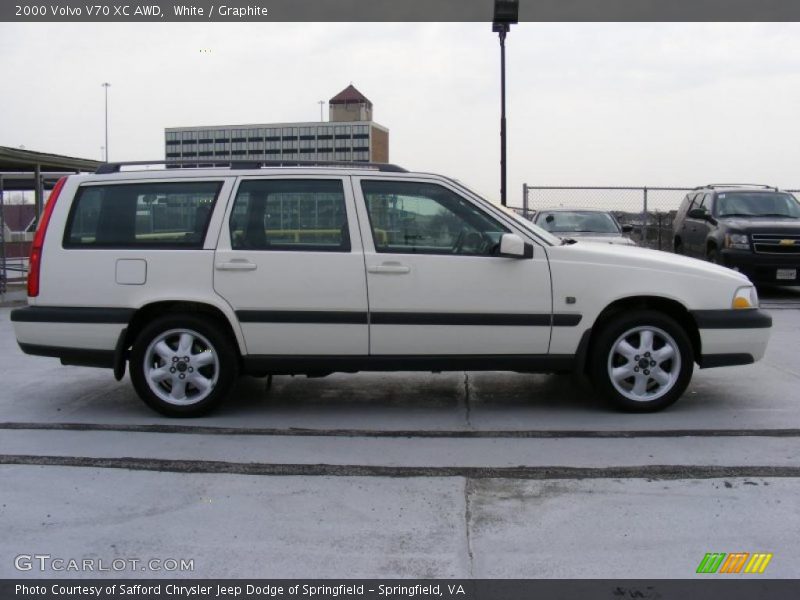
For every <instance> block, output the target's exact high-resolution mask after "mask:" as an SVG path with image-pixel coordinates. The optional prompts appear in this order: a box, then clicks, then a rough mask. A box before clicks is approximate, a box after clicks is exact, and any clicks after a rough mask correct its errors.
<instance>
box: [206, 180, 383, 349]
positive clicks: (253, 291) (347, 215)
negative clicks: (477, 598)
mask: <svg viewBox="0 0 800 600" xmlns="http://www.w3.org/2000/svg"><path fill="white" fill-rule="evenodd" d="M357 222H358V221H357V218H356V215H355V209H354V206H353V198H352V187H351V186H350V183H349V179H348V178H346V177H341V176H325V175H309V176H291V177H287V176H266V177H244V178H242V179H241V180H240V181H239V182H238V185H237V186H236V189H235V193H234V200H233V202H232V203H231V205H230V206H229V207H228V212H227V214H226V222H225V224H224V226H223V228H222V233H221V235H220V240H219V244H218V248H217V252H216V255H215V260H214V269H215V270H214V288H215V290H216V291H217V293H219V294H220V295H221V296H223V297H224V298H225V299H226V300H227V301H228V302H229V303H230V304H231V306H232V307H233V309H234V310H235V311H236V315H237V317H238V319H239V322H240V324H241V327H242V332H243V334H244V338H245V343H246V345H247V351H248V354H250V355H281V356H283V355H295V356H303V355H311V356H319V355H334V354H335V355H343V354H344V355H366V354H367V352H368V325H367V288H366V279H365V274H364V257H363V251H362V246H361V236H360V233H359V230H358V225H357Z"/></svg>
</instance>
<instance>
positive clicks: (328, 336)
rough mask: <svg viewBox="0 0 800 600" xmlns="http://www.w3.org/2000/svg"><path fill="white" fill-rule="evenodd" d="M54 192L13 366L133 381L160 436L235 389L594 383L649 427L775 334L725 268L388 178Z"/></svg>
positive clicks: (269, 174) (352, 170) (364, 173)
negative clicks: (709, 373) (472, 373)
mask: <svg viewBox="0 0 800 600" xmlns="http://www.w3.org/2000/svg"><path fill="white" fill-rule="evenodd" d="M129 168H130V166H129V167H126V169H121V168H120V165H118V164H108V165H103V166H102V167H101V168H100V169H99V170H98V172H97V173H95V174H89V175H72V176H69V177H66V178H64V179H62V180H60V181H59V182H58V184H57V185H56V187H55V189H54V190H53V192H52V194H51V195H50V199H49V201H48V203H47V206H46V209H45V211H44V213H43V215H42V218H41V223H40V225H39V228H38V230H37V232H36V237H35V240H34V243H33V248H32V252H31V261H30V275H29V278H28V306H27V307H24V308H19V309H17V310H14V311H13V312H12V315H11V319H12V321H13V322H14V328H15V332H16V336H17V340H18V342H19V345H20V347H21V348H22V350H23V351H25V352H27V353H29V354H38V355H42V356H54V357H58V358H60V359H61V362H62V363H64V364H68V365H85V366H95V367H108V368H111V369H113V370H114V374H115V375H116V377H117V378H118V379H119V378H121V377H122V376H123V374H124V372H125V368H126V365H129V367H130V373H131V379H132V381H133V385H134V386H135V388H136V391H137V392H138V394H139V395H140V396H141V398H142V400H144V401H145V402H146V403H147V404H148V405H150V406H151V407H152V408H154V409H156V410H158V411H160V412H162V413H164V414H167V415H171V416H193V415H199V414H202V413H204V412H206V411H208V410H209V409H211V408H212V407H213V406H215V405H217V404H218V403H219V402H220V401H222V400H223V399H224V398H225V397H226V396H227V395H228V394H229V393H230V391H231V388H232V386H233V383H234V380H235V378H236V376H237V374H238V373H245V374H252V375H267V374H290V373H291V374H295V373H298V374H308V375H325V374H328V373H331V372H336V371H346V372H354V371H359V370H380V371H384V370H395V371H398V370H423V371H443V370H462V369H466V370H510V371H522V372H562V371H571V370H577V371H581V372H586V373H587V374H588V375H589V376H590V378H591V379H592V380H593V382H594V385H595V386H596V388H597V390H598V391H599V392H600V393H601V394H602V395H603V396H605V397H606V398H607V399H608V400H610V401H611V402H612V403H613V404H615V405H616V406H618V407H620V408H622V409H625V410H630V411H654V410H658V409H661V408H664V407H666V406H668V405H670V404H672V403H673V402H674V401H675V400H677V399H678V397H680V395H681V394H682V393H683V391H684V390H685V388H686V386H687V385H688V383H689V380H690V378H691V376H692V371H693V368H694V364H695V363H697V364H698V365H699V366H700V367H721V366H727V365H742V364H748V363H752V362H754V361H756V360H759V359H760V358H761V357H762V356H763V354H764V351H765V348H766V345H767V340H768V338H769V333H770V328H771V325H772V321H771V318H770V317H769V316H768V315H766V314H765V313H764V312H762V311H761V310H759V308H758V297H757V295H756V290H755V288H754V287H753V285H752V284H751V283H750V281H749V280H748V279H747V278H746V277H745V276H743V275H741V274H738V273H736V272H734V271H732V270H729V269H726V268H723V267H720V266H718V265H713V264H709V263H705V262H701V261H698V260H694V259H689V258H686V257H682V256H675V255H672V254H667V253H664V252H657V251H653V250H645V249H639V248H628V247H626V248H619V247H617V246H613V245H608V244H603V245H600V244H592V243H588V242H577V243H570V242H569V241H567V242H562V240H560V239H558V238H556V237H554V236H552V235H550V234H548V233H547V232H545V231H543V230H542V229H540V228H538V227H536V226H535V225H533V224H531V223H530V222H528V221H525V220H524V219H521V218H519V217H517V216H515V215H513V214H510V213H508V212H506V211H504V210H503V209H501V208H499V207H497V206H495V205H493V204H491V203H489V202H487V201H486V200H484V199H482V198H480V197H479V196H477V195H476V194H474V193H473V192H471V191H469V190H468V189H466V188H465V187H464V186H462V185H461V184H460V183H458V182H456V181H454V180H452V179H449V178H446V177H442V176H438V175H431V174H427V173H409V172H406V171H405V170H403V169H401V168H399V167H395V166H393V165H355V164H353V165H349V166H346V167H342V166H339V167H337V166H333V165H328V166H316V167H310V166H297V165H296V166H285V165H283V166H269V167H266V166H265V165H263V164H258V163H256V164H236V163H234V164H232V165H230V167H229V168H228V167H226V168H213V169H205V168H183V169H167V170H128V169H129Z"/></svg>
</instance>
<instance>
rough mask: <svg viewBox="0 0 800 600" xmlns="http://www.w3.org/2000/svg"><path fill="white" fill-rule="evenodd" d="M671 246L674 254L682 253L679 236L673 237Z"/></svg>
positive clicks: (681, 243)
mask: <svg viewBox="0 0 800 600" xmlns="http://www.w3.org/2000/svg"><path fill="white" fill-rule="evenodd" d="M672 248H673V250H674V252H675V254H683V253H684V252H683V242H681V240H680V238H675V241H674V242H673V245H672Z"/></svg>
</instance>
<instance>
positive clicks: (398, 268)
mask: <svg viewBox="0 0 800 600" xmlns="http://www.w3.org/2000/svg"><path fill="white" fill-rule="evenodd" d="M367 271H368V272H369V273H385V274H387V275H405V274H406V273H411V267H409V266H408V265H403V264H400V263H398V262H385V263H383V264H380V265H372V266H370V267H367Z"/></svg>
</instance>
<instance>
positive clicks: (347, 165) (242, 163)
mask: <svg viewBox="0 0 800 600" xmlns="http://www.w3.org/2000/svg"><path fill="white" fill-rule="evenodd" d="M145 165H165V166H166V167H167V168H168V169H169V168H171V167H180V168H184V169H185V168H219V167H223V168H224V167H229V168H230V169H231V170H244V169H261V168H275V167H337V168H342V169H367V170H371V171H383V172H388V173H408V170H407V169H404V168H403V167H400V166H398V165H393V164H391V163H373V162H347V161H341V160H223V161H218V160H210V161H198V160H134V161H128V162H111V163H103V164H101V165H100V166H99V167H97V170H96V171H95V174H97V175H107V174H108V173H119V172H120V170H121V167H129V166H145Z"/></svg>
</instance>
